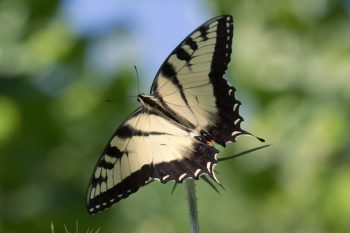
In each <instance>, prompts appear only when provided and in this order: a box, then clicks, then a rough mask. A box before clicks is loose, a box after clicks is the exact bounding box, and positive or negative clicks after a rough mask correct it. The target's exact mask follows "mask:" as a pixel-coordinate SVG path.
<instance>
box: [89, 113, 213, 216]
mask: <svg viewBox="0 0 350 233" xmlns="http://www.w3.org/2000/svg"><path fill="white" fill-rule="evenodd" d="M217 153H218V150H217V149H215V148H214V147H213V146H211V145H208V144H207V143H206V138H205V137H203V136H202V135H201V134H198V133H196V132H195V131H188V130H186V129H183V128H181V127H178V126H177V125H175V124H173V123H171V122H170V121H169V120H167V119H165V118H164V117H161V116H158V115H157V114H156V113H150V112H147V111H145V110H144V109H142V108H140V109H138V110H137V111H135V112H134V113H133V114H132V115H131V116H130V117H129V118H128V119H127V120H126V121H125V122H124V123H123V124H122V125H121V126H120V127H119V128H118V129H117V131H116V132H115V134H114V135H113V137H112V138H111V140H110V141H109V143H108V145H107V146H106V147H105V149H104V151H103V153H102V156H101V157H100V159H99V161H98V163H97V166H96V167H95V170H94V172H93V175H92V178H91V181H90V185H89V189H88V196H87V205H88V211H89V213H91V214H94V213H97V212H99V211H101V210H103V209H105V208H108V207H109V206H111V205H112V204H113V203H115V202H118V201H119V200H121V199H123V198H126V197H128V196H129V195H130V194H131V193H134V192H136V191H137V190H138V189H139V188H140V187H141V186H143V185H144V184H145V183H146V182H147V181H148V180H149V179H150V178H154V179H157V180H159V181H160V182H162V183H166V182H168V181H170V180H176V181H177V182H182V181H183V180H184V179H186V178H190V177H191V178H195V179H198V177H199V176H200V175H202V174H204V173H205V174H209V176H210V177H212V178H213V179H215V176H214V173H213V169H214V165H215V164H216V154H217ZM203 155H205V157H203Z"/></svg>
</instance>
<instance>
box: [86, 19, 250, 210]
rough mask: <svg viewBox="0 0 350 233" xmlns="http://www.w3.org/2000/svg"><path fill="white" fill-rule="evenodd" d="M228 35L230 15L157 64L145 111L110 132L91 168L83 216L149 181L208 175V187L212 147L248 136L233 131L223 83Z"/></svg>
mask: <svg viewBox="0 0 350 233" xmlns="http://www.w3.org/2000/svg"><path fill="white" fill-rule="evenodd" d="M232 35H233V19H232V17H231V16H229V15H224V16H219V17H216V18H213V19H211V20H209V21H208V22H206V23H204V24H203V25H201V26H200V27H199V28H197V29H196V30H195V31H193V32H192V33H191V34H190V35H189V36H188V37H187V38H185V40H184V41H183V42H181V43H180V45H179V46H178V47H177V48H175V50H174V51H173V52H172V53H171V54H170V55H169V57H168V58H167V59H166V60H165V62H164V63H163V65H162V66H161V68H160V70H159V71H158V73H157V75H156V78H155V80H154V82H153V84H152V87H151V96H150V97H151V98H152V99H146V97H144V98H143V100H144V101H146V100H148V101H149V103H152V104H150V106H152V107H147V108H146V107H145V106H143V107H141V108H139V109H138V110H136V111H135V112H134V113H133V114H132V115H131V116H130V117H129V118H128V119H127V120H126V121H125V122H124V123H123V124H122V125H121V126H120V127H119V128H118V129H117V131H116V132H115V133H114V135H113V136H112V138H111V139H110V141H109V142H108V144H107V146H106V148H105V149H104V151H103V153H102V155H101V157H100V159H99V161H98V163H97V165H96V167H95V170H94V172H93V174H92V177H91V179H90V184H89V187H88V192H87V208H88V212H89V213H90V214H95V213H98V212H100V211H102V210H104V209H106V208H108V207H109V206H111V205H112V204H114V203H116V202H118V201H120V200H121V199H123V198H126V197H128V196H129V195H130V194H131V193H134V192H136V191H137V190H138V189H139V188H140V187H141V186H143V185H144V184H145V183H146V182H147V181H148V180H149V179H152V178H153V179H157V180H159V181H160V182H162V183H166V182H168V181H170V180H175V181H176V182H182V181H183V180H184V179H187V178H193V179H198V177H199V176H200V175H203V174H208V175H209V176H210V177H211V178H213V179H214V180H216V178H215V175H214V166H215V165H216V163H217V160H216V154H217V153H218V152H219V151H218V150H217V149H215V148H214V147H213V143H218V144H220V145H223V146H225V144H226V142H229V141H231V142H234V141H235V139H236V137H237V136H239V135H242V134H249V133H247V132H246V131H244V130H242V129H241V128H240V123H241V121H242V120H243V118H242V117H241V116H240V115H239V112H238V109H239V106H240V102H239V101H237V100H236V99H235V96H234V95H235V89H234V87H232V86H230V85H229V84H228V83H227V81H226V80H225V79H224V78H223V75H224V73H225V71H226V69H227V66H228V64H229V62H230V55H231V44H232ZM151 100H152V101H151ZM153 105H154V106H153ZM216 181H217V180H216Z"/></svg>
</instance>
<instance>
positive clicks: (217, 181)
mask: <svg viewBox="0 0 350 233" xmlns="http://www.w3.org/2000/svg"><path fill="white" fill-rule="evenodd" d="M215 166H216V164H213V167H212V174H213V177H214V180H215V181H216V183H218V184H220V182H219V180H218V179H217V178H216V176H215V171H214V168H215Z"/></svg>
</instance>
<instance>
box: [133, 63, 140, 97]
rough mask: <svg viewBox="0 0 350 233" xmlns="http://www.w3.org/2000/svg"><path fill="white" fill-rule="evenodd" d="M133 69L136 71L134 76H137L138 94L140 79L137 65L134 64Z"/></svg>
mask: <svg viewBox="0 0 350 233" xmlns="http://www.w3.org/2000/svg"><path fill="white" fill-rule="evenodd" d="M134 69H135V72H136V78H137V92H138V93H137V94H140V80H139V72H137V67H136V66H135V65H134Z"/></svg>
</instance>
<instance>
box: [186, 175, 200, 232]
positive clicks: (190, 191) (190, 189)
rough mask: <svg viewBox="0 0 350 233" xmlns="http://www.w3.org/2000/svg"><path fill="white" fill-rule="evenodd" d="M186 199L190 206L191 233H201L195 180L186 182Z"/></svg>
mask: <svg viewBox="0 0 350 233" xmlns="http://www.w3.org/2000/svg"><path fill="white" fill-rule="evenodd" d="M185 189H186V197H187V204H188V212H189V215H188V216H189V220H190V229H191V231H190V232H191V233H198V232H199V223H198V210H197V198H196V188H195V183H194V180H193V179H187V180H185Z"/></svg>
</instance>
